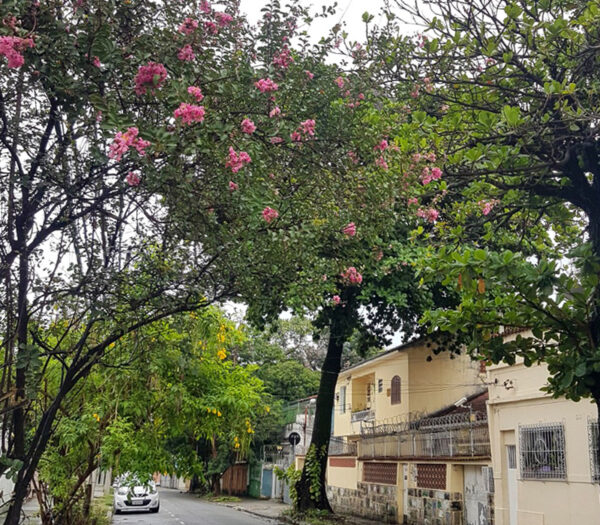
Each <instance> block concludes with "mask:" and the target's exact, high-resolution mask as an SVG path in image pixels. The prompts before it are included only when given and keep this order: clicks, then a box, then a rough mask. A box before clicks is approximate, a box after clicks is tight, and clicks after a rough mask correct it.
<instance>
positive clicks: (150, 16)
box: [0, 0, 487, 525]
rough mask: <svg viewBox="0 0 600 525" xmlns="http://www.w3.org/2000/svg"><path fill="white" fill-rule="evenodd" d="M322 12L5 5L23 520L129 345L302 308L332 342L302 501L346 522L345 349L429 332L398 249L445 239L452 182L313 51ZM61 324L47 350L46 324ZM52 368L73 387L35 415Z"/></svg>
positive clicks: (7, 176)
mask: <svg viewBox="0 0 600 525" xmlns="http://www.w3.org/2000/svg"><path fill="white" fill-rule="evenodd" d="M305 17H306V13H305V12H304V11H303V10H301V9H299V8H297V7H295V6H292V7H291V10H288V11H286V12H283V11H282V10H280V9H279V8H278V7H277V5H273V6H271V7H270V8H269V9H268V10H267V11H266V12H265V13H264V18H263V20H261V22H260V23H259V24H258V27H257V29H256V30H253V29H252V28H250V27H249V26H248V24H247V23H246V22H245V20H244V19H243V17H242V16H240V13H239V12H238V11H237V2H235V1H233V0H231V1H224V2H220V3H219V4H218V5H216V4H215V5H212V6H211V5H210V4H209V3H208V2H205V1H202V2H196V1H189V2H186V3H185V4H181V3H175V2H164V3H160V4H153V3H152V4H151V3H141V2H131V3H127V2H120V3H117V4H116V5H113V4H112V3H106V2H93V1H91V0H80V1H77V2H72V1H71V0H68V1H67V0H63V1H61V0H58V1H56V2H52V3H48V2H40V3H37V2H31V1H29V0H18V1H16V2H11V3H10V4H6V3H4V4H2V5H0V20H2V21H3V25H2V26H1V27H0V69H1V73H2V74H1V76H0V143H1V144H2V150H1V152H0V154H1V155H2V163H3V164H2V165H3V166H6V169H3V170H2V171H1V173H0V179H1V180H2V182H3V184H2V186H1V188H2V189H1V190H0V191H1V192H2V199H1V202H2V203H4V204H3V206H5V212H6V213H4V214H3V219H2V222H1V224H2V228H3V232H4V235H3V236H2V240H1V241H0V242H1V243H2V250H1V252H0V269H1V270H2V272H3V273H2V277H3V279H2V282H3V286H4V289H3V293H4V296H3V297H4V299H3V300H4V301H5V304H6V309H5V310H4V312H5V313H4V314H3V315H4V317H3V326H5V327H6V329H5V333H4V334H3V338H2V340H3V342H4V347H3V349H4V363H6V364H7V365H6V367H5V368H4V369H3V375H2V381H0V389H2V390H1V392H0V393H1V394H2V396H1V397H0V399H2V403H3V407H2V417H3V418H4V423H5V424H3V426H2V429H3V430H2V432H4V434H3V436H2V440H1V443H2V447H3V451H2V452H3V457H4V458H5V460H4V462H3V465H4V468H5V472H8V471H10V473H11V474H14V476H15V479H16V485H15V492H14V498H13V500H12V501H11V503H10V506H9V508H8V514H7V518H6V523H7V524H9V525H15V524H16V523H18V520H19V515H20V509H21V506H22V502H23V499H24V497H25V494H26V491H27V486H28V484H29V482H30V481H31V479H32V477H33V474H34V472H35V470H36V468H37V466H38V464H39V462H40V460H41V459H42V457H43V455H44V452H45V448H46V446H47V443H48V441H49V437H50V435H51V432H52V428H53V424H54V423H55V421H56V419H57V418H59V417H60V413H61V410H62V409H63V408H64V407H65V406H67V405H68V401H69V399H70V393H71V392H72V391H73V389H74V388H75V387H76V386H77V385H78V384H79V382H80V381H83V380H85V378H86V377H87V374H88V373H89V372H90V370H91V369H92V367H93V366H94V365H95V364H96V363H98V362H99V361H101V360H102V359H105V358H109V357H110V350H111V348H112V345H113V344H114V343H115V342H117V341H119V340H120V339H121V338H122V337H124V336H126V335H127V334H134V333H136V331H137V330H139V329H140V328H141V327H143V326H145V325H147V324H149V323H151V322H153V321H155V320H157V319H161V318H165V317H169V316H170V315H172V314H174V313H177V312H181V311H189V310H195V309H198V308H202V307H204V306H206V305H208V304H210V303H212V302H214V301H218V300H221V299H225V298H234V299H239V300H243V301H245V302H246V303H247V304H248V306H249V317H250V319H251V320H252V321H253V322H255V324H264V323H265V322H267V321H269V320H272V319H273V318H275V317H277V316H278V314H279V313H280V312H281V311H282V310H284V309H292V310H295V311H297V312H307V311H309V312H318V313H319V315H318V323H320V324H321V325H324V326H328V327H329V329H330V333H331V337H330V340H329V341H328V353H327V357H326V359H325V363H324V364H323V368H322V370H323V371H324V373H323V377H322V381H321V386H320V391H319V401H318V407H317V426H316V430H315V433H314V435H313V446H314V449H315V450H316V451H317V454H316V457H317V461H318V467H319V469H320V470H319V472H320V479H321V490H319V491H317V492H315V491H314V490H312V491H311V490H309V478H308V475H307V473H306V472H305V473H304V475H303V478H302V480H301V482H300V485H299V490H298V494H299V497H300V499H299V505H300V507H301V508H304V509H306V508H310V507H317V508H329V505H328V502H327V497H326V493H325V490H324V484H323V480H324V474H325V464H326V460H327V456H326V452H327V444H328V441H329V435H330V424H331V420H330V414H331V409H332V407H333V399H334V389H335V381H336V376H337V373H338V372H339V369H340V363H341V354H342V350H343V345H344V342H345V341H346V340H347V338H348V337H349V336H350V335H351V333H352V331H353V330H354V329H356V328H365V330H364V333H365V334H367V335H368V334H369V333H370V334H371V335H373V330H372V331H371V332H369V330H368V329H367V328H368V326H369V325H371V326H372V327H376V326H378V325H381V322H379V321H381V320H383V319H390V318H393V323H391V324H390V326H399V325H401V324H402V323H403V322H404V321H406V322H408V325H412V324H414V323H413V321H414V317H415V316H414V315H412V316H411V315H409V312H410V311H412V310H411V306H410V305H412V304H419V305H421V304H425V302H426V301H425V299H423V300H421V301H417V300H413V299H414V298H416V297H421V296H420V295H419V294H420V292H418V293H417V292H415V290H416V289H417V287H416V283H417V281H416V280H415V279H414V275H413V274H412V273H411V271H410V268H409V267H408V266H405V265H403V264H402V263H403V262H405V260H404V259H403V260H400V259H399V258H398V253H397V246H398V243H397V241H398V239H402V238H405V237H406V236H407V235H409V234H410V232H411V231H412V230H413V229H417V228H419V227H420V228H423V230H424V231H430V230H432V229H433V228H435V227H437V225H438V224H439V222H440V221H441V219H442V218H443V213H441V212H440V211H438V202H437V201H436V197H435V194H436V191H435V190H437V189H439V190H440V191H443V187H442V185H443V184H444V174H443V173H442V169H441V168H440V166H439V165H438V160H437V159H436V158H435V155H434V152H435V149H431V150H430V149H423V148H421V149H417V148H406V147H405V146H404V143H403V141H406V140H409V138H410V136H411V133H413V132H414V131H415V128H416V127H417V124H415V125H414V127H413V128H412V129H406V130H405V133H404V134H400V133H396V134H394V135H393V134H392V133H391V128H392V126H391V123H390V122H389V121H386V120H385V119H382V117H381V111H380V104H381V103H385V100H377V94H376V92H373V91H372V90H370V89H368V86H369V85H370V84H369V83H367V82H365V80H364V79H363V78H362V77H361V75H360V74H359V73H358V72H357V73H348V72H342V71H340V68H339V67H337V66H335V65H330V64H328V63H327V62H326V60H325V56H326V55H327V53H329V52H330V51H332V49H334V48H335V45H336V42H335V39H331V40H326V41H325V43H324V44H323V45H321V46H317V47H311V46H309V45H308V42H307V36H306V33H301V32H299V30H298V29H297V27H298V26H299V25H300V22H302V21H303V19H304V18H305ZM361 57H362V53H358V54H357V58H356V59H357V60H358V59H361V60H362V58H361ZM359 69H360V68H357V71H358V70H359ZM416 154H419V155H420V156H419V157H418V158H416V157H415V158H413V156H414V155H416ZM482 206H487V204H482ZM394 243H395V244H394ZM390 246H391V248H390ZM396 267H401V268H403V269H404V270H406V272H405V273H403V274H402V278H401V281H402V283H404V288H403V287H400V286H399V287H397V289H396V290H397V292H396V293H395V295H394V297H392V296H391V294H390V293H387V292H385V286H384V284H385V283H386V282H387V280H389V279H390V278H391V277H390V275H392V270H391V269H392V268H396ZM413 292H414V293H413ZM363 305H367V306H368V307H369V308H371V310H370V319H371V320H372V321H373V322H371V323H370V322H369V319H365V318H364V316H361V314H360V312H361V306H363ZM388 306H389V308H388ZM59 314H60V318H61V319H66V320H67V322H66V323H64V324H63V325H61V326H60V327H57V328H56V327H55V328H56V330H58V333H57V332H56V330H55V331H53V332H52V333H53V334H56V333H57V335H56V336H53V337H52V338H48V337H47V336H46V335H44V334H47V333H49V332H48V331H47V330H46V331H44V330H42V329H39V328H38V327H44V326H49V325H51V324H52V323H54V322H55V320H56V319H57V318H58V315H59ZM394 316H395V317H394ZM378 320H379V321H378ZM408 325H407V326H408ZM375 332H376V330H375ZM375 335H381V334H375ZM49 362H52V363H54V365H55V367H58V368H59V369H61V370H63V379H62V381H61V384H60V387H59V388H58V390H57V394H56V396H55V397H53V398H52V399H47V400H45V402H44V403H34V402H33V400H32V398H31V397H30V396H29V394H28V393H29V392H35V391H36V390H38V389H39V385H40V375H39V373H38V372H39V371H40V370H44V369H45V367H46V365H47V363H49ZM28 436H29V437H30V439H29V438H28Z"/></svg>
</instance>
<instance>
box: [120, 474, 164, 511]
mask: <svg viewBox="0 0 600 525" xmlns="http://www.w3.org/2000/svg"><path fill="white" fill-rule="evenodd" d="M159 508H160V499H159V496H158V490H156V484H155V483H154V481H148V482H147V483H140V482H139V480H132V481H129V482H127V481H126V482H122V483H120V485H119V487H118V488H116V489H115V498H114V510H115V514H121V512H136V511H140V510H148V511H150V512H158V509H159Z"/></svg>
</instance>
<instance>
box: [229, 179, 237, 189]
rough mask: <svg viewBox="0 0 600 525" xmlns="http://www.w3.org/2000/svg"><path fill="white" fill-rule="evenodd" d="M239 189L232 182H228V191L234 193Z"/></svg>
mask: <svg viewBox="0 0 600 525" xmlns="http://www.w3.org/2000/svg"><path fill="white" fill-rule="evenodd" d="M237 189H239V186H238V185H237V184H236V183H235V182H233V181H232V180H230V181H229V191H235V190H237Z"/></svg>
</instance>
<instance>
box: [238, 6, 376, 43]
mask: <svg viewBox="0 0 600 525" xmlns="http://www.w3.org/2000/svg"><path fill="white" fill-rule="evenodd" d="M334 3H335V2H334V1H333V0H313V1H311V0H303V1H302V4H303V5H305V6H309V7H311V9H310V12H311V14H312V13H315V12H321V6H323V5H327V6H330V5H333V4H334ZM267 4H268V2H267V0H241V3H240V7H241V11H242V12H243V13H245V14H247V15H248V20H249V21H250V22H251V23H255V22H256V21H257V20H258V19H259V18H260V16H261V14H260V10H261V8H263V7H264V6H266V5H267ZM281 4H282V7H283V6H284V5H285V4H286V1H285V0H282V2H281ZM337 4H338V6H337V8H336V14H335V15H334V16H331V17H328V18H327V19H325V20H323V19H322V18H319V19H317V20H315V22H314V23H313V27H312V29H311V31H310V33H311V34H312V35H313V36H314V38H315V41H318V40H319V38H321V37H322V36H326V35H327V34H328V33H329V30H330V29H331V28H332V27H333V26H334V25H335V24H337V23H340V22H344V23H345V24H346V25H345V28H344V29H345V31H347V32H348V34H349V38H350V40H363V37H364V23H363V22H362V14H363V13H364V12H365V11H368V12H369V14H371V15H377V14H378V13H379V11H380V9H381V8H382V7H383V0H369V1H365V0H338V2H337Z"/></svg>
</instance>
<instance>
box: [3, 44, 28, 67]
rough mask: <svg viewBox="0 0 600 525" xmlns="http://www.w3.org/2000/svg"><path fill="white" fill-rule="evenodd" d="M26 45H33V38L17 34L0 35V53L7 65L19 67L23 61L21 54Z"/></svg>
mask: <svg viewBox="0 0 600 525" xmlns="http://www.w3.org/2000/svg"><path fill="white" fill-rule="evenodd" d="M28 47H34V43H33V39H31V38H19V37H18V36H0V55H1V56H5V57H6V59H7V60H8V64H7V65H8V67H10V68H19V67H21V66H22V65H23V64H24V63H25V58H24V57H23V55H22V54H21V53H22V52H23V51H25V49H27V48H28Z"/></svg>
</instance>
